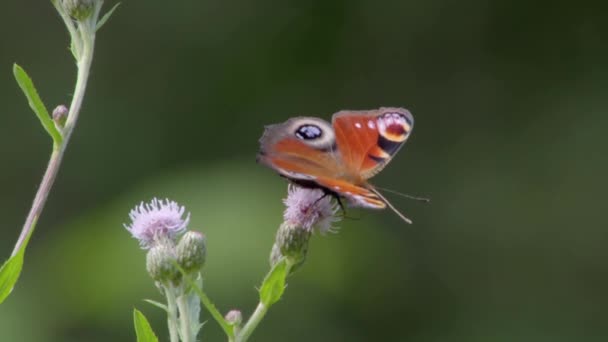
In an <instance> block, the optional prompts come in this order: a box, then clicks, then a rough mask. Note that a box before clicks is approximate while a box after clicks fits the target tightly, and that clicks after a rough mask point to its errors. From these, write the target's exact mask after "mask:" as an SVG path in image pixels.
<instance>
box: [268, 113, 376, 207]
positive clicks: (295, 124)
mask: <svg viewBox="0 0 608 342" xmlns="http://www.w3.org/2000/svg"><path fill="white" fill-rule="evenodd" d="M335 138H336V137H335V134H334V131H333V128H332V127H331V125H330V124H329V123H328V122H326V121H324V120H321V119H319V118H313V117H296V118H292V119H289V120H288V121H286V122H284V123H282V124H276V125H270V126H266V129H265V131H264V135H263V136H262V138H261V139H260V152H259V153H258V161H259V162H260V163H262V164H264V165H266V166H268V167H270V168H272V169H274V170H276V171H277V172H278V173H279V174H281V175H282V176H284V177H286V178H288V179H290V180H292V181H294V182H295V183H298V184H300V185H305V186H311V187H319V188H324V189H326V190H328V191H330V192H332V193H335V194H338V195H340V196H343V197H345V198H346V199H347V200H348V201H349V202H350V203H352V204H354V205H356V206H360V207H367V208H378V209H380V208H384V207H385V206H386V205H385V204H384V202H383V201H382V200H381V199H380V198H379V197H378V196H377V195H376V194H374V193H373V192H371V191H370V190H368V189H366V188H364V187H361V186H358V185H356V184H353V182H352V181H351V180H346V179H343V178H342V177H343V176H344V175H345V174H346V170H345V165H346V164H345V163H344V162H343V160H342V155H341V153H340V152H339V151H338V150H337V145H336V139H335Z"/></svg>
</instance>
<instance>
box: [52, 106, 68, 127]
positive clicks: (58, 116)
mask: <svg viewBox="0 0 608 342" xmlns="http://www.w3.org/2000/svg"><path fill="white" fill-rule="evenodd" d="M67 117H68V107H66V106H65V105H59V106H57V107H55V109H53V121H54V122H55V126H56V127H57V128H63V126H64V125H65V120H66V119H67Z"/></svg>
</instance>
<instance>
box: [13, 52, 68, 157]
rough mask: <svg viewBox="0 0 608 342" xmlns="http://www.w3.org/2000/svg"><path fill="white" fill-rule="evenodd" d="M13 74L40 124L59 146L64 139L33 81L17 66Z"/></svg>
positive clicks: (14, 65)
mask: <svg viewBox="0 0 608 342" xmlns="http://www.w3.org/2000/svg"><path fill="white" fill-rule="evenodd" d="M13 74H14V75H15V80H16V81H17V84H19V87H20V88H21V90H22V91H23V94H25V97H26V98H27V101H28V103H29V105H30V108H32V110H33V111H34V113H36V115H37V116H38V119H39V120H40V123H42V127H44V129H45V130H46V131H47V132H48V133H49V135H50V136H51V138H53V141H54V142H55V144H57V145H59V144H60V143H61V140H62V139H63V137H62V136H61V133H59V131H58V130H57V128H56V127H55V124H54V123H53V120H52V119H51V117H50V116H49V112H48V110H46V107H45V106H44V103H42V100H41V99H40V96H39V95H38V92H37V91H36V87H34V83H33V82H32V79H31V78H30V77H29V76H28V75H27V73H26V72H25V70H23V68H21V67H20V66H19V65H17V64H13Z"/></svg>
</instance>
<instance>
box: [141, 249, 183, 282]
mask: <svg viewBox="0 0 608 342" xmlns="http://www.w3.org/2000/svg"><path fill="white" fill-rule="evenodd" d="M146 268H147V269H148V273H149V274H150V276H151V277H152V279H154V280H156V281H159V282H161V283H162V282H167V281H174V280H176V279H178V278H179V276H180V273H179V271H178V270H177V268H176V267H175V251H174V249H173V246H172V245H171V244H169V243H165V244H158V245H156V246H154V247H152V248H150V251H148V255H147V256H146Z"/></svg>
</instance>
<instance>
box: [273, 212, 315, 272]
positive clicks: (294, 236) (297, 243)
mask: <svg viewBox="0 0 608 342" xmlns="http://www.w3.org/2000/svg"><path fill="white" fill-rule="evenodd" d="M310 235H311V231H310V230H307V229H304V228H303V227H300V226H297V225H294V224H291V223H289V222H284V223H283V224H281V227H279V231H278V232H277V238H276V244H277V245H278V247H279V249H280V251H281V254H282V255H283V256H285V257H286V258H288V259H290V262H291V263H292V264H300V263H302V262H304V259H305V258H306V253H307V252H308V240H310Z"/></svg>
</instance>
